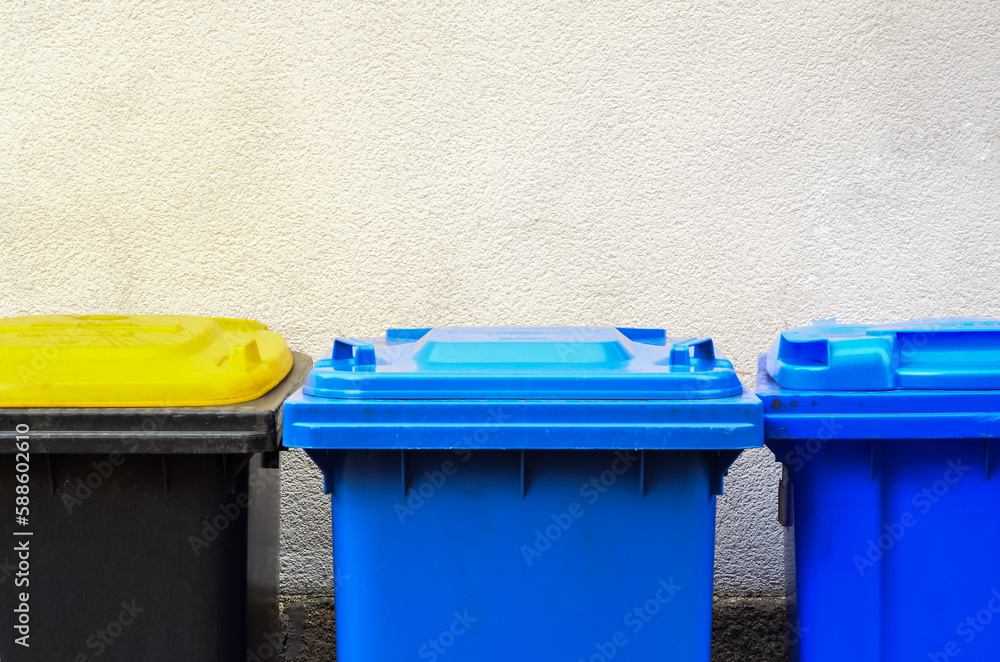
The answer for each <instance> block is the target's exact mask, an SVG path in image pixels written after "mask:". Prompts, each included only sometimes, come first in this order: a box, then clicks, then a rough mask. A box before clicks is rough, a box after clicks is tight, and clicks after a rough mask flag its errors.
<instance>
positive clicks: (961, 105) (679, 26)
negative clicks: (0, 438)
mask: <svg viewBox="0 0 1000 662" xmlns="http://www.w3.org/2000/svg"><path fill="white" fill-rule="evenodd" d="M998 26H1000V3H998V2H996V0H970V1H966V2H931V1H925V0H913V1H910V2H887V1H878V0H873V1H869V2H857V1H856V0H800V1H797V2H750V1H741V0H732V1H728V2H712V1H705V2H700V1H699V2H653V1H651V0H645V1H641V2H640V1H636V0H592V1H591V0H588V1H586V2H584V1H582V0H567V1H559V2H535V1H527V0H504V1H502V2H499V1H496V2H495V1H493V0H479V1H472V0H467V1H454V0H385V1H381V2H372V1H369V2H362V1H360V0H350V1H344V0H327V1H326V2H309V1H307V0H285V1H283V2H282V1H278V0H276V1H274V2H266V3H263V2H245V3H235V2H222V1H220V0H184V1H183V2H181V1H180V0H161V1H155V2H142V3H124V4H123V3H120V2H106V1H102V0H95V1H91V2H70V1H68V0H66V1H58V2H57V1H49V2H45V1H32V2H7V3H4V5H3V7H2V8H0V227H2V230H0V232H2V239H3V242H2V243H3V246H2V251H0V314H2V315H5V316H6V315H21V314H30V313H44V312H53V311H70V312H105V313H122V312H140V311H141V312H164V313H165V312H179V313H194V314H211V315H226V316H245V317H251V318H257V319H260V320H263V321H265V322H267V323H268V324H270V325H271V326H272V328H274V329H275V330H277V331H279V332H281V333H283V334H285V335H286V337H287V338H288V340H289V343H290V344H291V346H292V347H293V348H294V349H297V350H302V351H305V352H308V353H311V354H312V355H314V356H316V355H318V354H319V353H321V352H322V351H323V350H325V349H326V348H327V347H328V346H329V345H330V343H331V342H332V339H333V337H334V336H335V335H336V334H351V335H365V334H375V333H378V332H379V331H381V330H382V329H383V328H385V327H386V326H426V325H444V324H615V323H617V324H627V325H662V326H665V327H667V329H668V330H669V331H670V332H671V333H676V334H682V333H683V334H692V335H694V334H697V335H712V336H714V337H715V339H716V341H717V343H718V345H719V346H720V347H721V348H723V349H724V350H725V351H727V352H728V354H729V355H730V356H731V358H733V359H734V360H735V361H736V363H737V365H738V366H739V367H740V369H741V370H742V371H743V372H744V377H745V379H746V381H747V383H748V384H749V383H752V379H753V371H754V369H755V361H754V357H755V355H756V354H757V353H758V352H760V351H762V350H763V349H765V348H766V347H767V345H768V343H769V341H770V339H771V338H772V337H773V336H774V335H775V334H776V333H777V332H778V331H779V330H780V329H782V328H784V327H787V326H790V325H795V324H800V323H805V322H808V320H809V319H810V318H812V317H827V316H833V315H838V316H839V317H841V318H842V319H845V320H857V321H863V320H870V321H888V320H892V319H898V318H909V317H918V316H937V315H951V314H978V315H989V316H1000V300H998V299H997V297H996V293H997V288H996V285H995V283H996V281H997V279H998V277H1000V261H998V260H997V259H996V255H995V252H996V248H997V245H998V239H1000V223H998V218H1000V28H998ZM286 468H287V469H288V471H287V472H286V474H285V481H286V482H285V486H286V490H285V494H284V496H285V503H284V514H285V529H284V531H283V545H284V561H283V563H284V586H285V590H286V591H287V592H289V593H294V594H318V595H322V594H328V593H329V592H330V590H331V584H332V582H331V577H330V574H331V573H330V560H329V547H328V539H329V532H330V526H329V521H328V517H329V508H328V506H327V505H326V504H325V499H324V497H322V496H321V493H320V492H321V491H320V487H321V484H320V478H319V475H318V473H317V472H316V471H315V470H313V469H312V468H311V466H310V465H309V464H308V463H307V462H306V461H305V459H304V458H303V456H301V455H293V456H292V457H291V458H290V460H289V461H288V462H287V463H286ZM777 480H778V470H777V469H776V467H775V465H774V464H773V463H772V461H771V458H770V457H769V456H768V454H767V453H766V452H753V453H749V454H747V455H745V456H744V457H743V458H742V459H741V460H740V461H739V463H738V464H737V466H736V467H735V469H734V471H733V474H732V476H731V478H730V480H729V482H728V487H727V493H726V495H725V497H723V498H722V499H721V500H720V506H719V536H718V540H719V552H718V555H717V564H718V589H719V591H720V592H723V593H740V592H743V593H773V592H778V591H780V587H781V573H782V560H781V554H780V531H779V528H778V526H777V524H776V523H775V489H776V484H777Z"/></svg>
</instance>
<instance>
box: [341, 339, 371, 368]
mask: <svg viewBox="0 0 1000 662" xmlns="http://www.w3.org/2000/svg"><path fill="white" fill-rule="evenodd" d="M333 360H334V362H336V361H348V362H350V363H351V364H352V365H355V366H363V365H371V366H373V365H375V346H374V345H372V344H370V343H366V342H362V341H360V340H357V339H356V338H347V339H344V338H337V339H336V340H334V341H333Z"/></svg>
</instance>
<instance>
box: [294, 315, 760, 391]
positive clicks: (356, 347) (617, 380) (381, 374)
mask: <svg viewBox="0 0 1000 662" xmlns="http://www.w3.org/2000/svg"><path fill="white" fill-rule="evenodd" d="M742 392H743V387H742V385H741V384H740V380H739V378H738V377H737V375H736V372H735V370H734V369H733V364H732V363H730V362H729V361H728V360H726V359H725V357H723V356H721V355H717V354H716V352H715V348H714V346H713V344H712V341H711V339H708V338H705V339H697V338H686V339H685V338H669V337H667V334H666V332H665V331H664V330H663V329H635V328H611V327H536V328H528V327H497V328H434V329H389V330H388V331H387V332H386V334H385V337H382V338H369V339H363V340H356V339H349V340H343V339H338V340H336V341H335V343H334V345H333V349H332V350H331V351H330V352H329V353H328V354H327V355H326V356H325V357H324V358H323V359H322V360H320V361H318V362H317V363H316V365H315V367H314V368H313V370H312V371H311V372H310V373H309V378H308V381H307V382H306V384H305V387H304V393H305V394H306V395H308V396H314V397H322V398H340V399H361V398H363V399H404V400H405V399H467V398H475V399H484V398H491V399H525V400H533V399H546V400H548V399H580V400H606V399H613V400H638V399H657V400H665V399H702V398H722V397H729V396H734V395H740V394H741V393H742Z"/></svg>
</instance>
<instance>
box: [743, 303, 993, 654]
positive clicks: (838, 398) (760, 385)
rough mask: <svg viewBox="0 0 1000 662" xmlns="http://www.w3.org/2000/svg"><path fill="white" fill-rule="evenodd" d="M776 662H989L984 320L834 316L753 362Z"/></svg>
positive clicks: (989, 348) (989, 483) (988, 351)
mask: <svg viewBox="0 0 1000 662" xmlns="http://www.w3.org/2000/svg"><path fill="white" fill-rule="evenodd" d="M757 395H758V396H760V398H761V399H762V400H763V403H764V431H765V437H766V440H765V443H766V444H767V446H768V447H769V448H770V449H771V450H773V451H774V453H775V456H776V458H777V459H778V461H779V462H782V463H783V464H784V477H783V480H782V498H781V499H780V503H781V506H780V508H779V510H780V512H781V517H782V519H783V523H784V524H785V526H786V574H787V578H788V594H789V597H790V613H789V616H790V629H789V639H790V643H791V647H792V659H793V660H801V661H802V662H821V661H823V662H825V661H833V660H837V661H838V662H840V661H842V660H857V661H858V662H876V661H878V662H918V661H927V660H933V661H935V662H946V661H947V660H951V659H952V658H955V657H959V659H961V660H963V661H968V662H976V661H983V662H985V661H987V660H988V661H990V662H994V661H995V660H998V659H1000V563H998V562H997V560H998V558H1000V556H998V555H1000V477H998V476H996V475H995V474H996V465H997V459H998V458H997V451H998V448H997V443H996V439H995V438H996V436H997V434H998V433H1000V322H996V321H992V320H979V319H933V320H920V321H915V322H907V323H903V324H896V325H887V326H850V325H841V324H836V323H835V322H834V321H832V320H831V321H827V322H815V323H814V324H813V325H812V326H808V327H802V328H798V329H792V330H790V331H786V332H784V333H782V334H781V336H780V337H779V338H778V339H777V340H776V341H775V343H774V344H773V346H772V347H771V350H770V353H769V354H768V355H767V356H766V357H761V365H760V368H759V370H758V380H757Z"/></svg>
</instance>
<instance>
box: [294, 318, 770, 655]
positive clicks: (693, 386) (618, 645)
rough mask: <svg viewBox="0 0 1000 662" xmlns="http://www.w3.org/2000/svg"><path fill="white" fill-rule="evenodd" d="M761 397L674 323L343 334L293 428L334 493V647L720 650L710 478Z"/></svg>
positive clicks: (715, 481) (731, 453)
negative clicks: (675, 334)
mask: <svg viewBox="0 0 1000 662" xmlns="http://www.w3.org/2000/svg"><path fill="white" fill-rule="evenodd" d="M760 417H761V409H760V402H759V400H757V398H755V397H754V396H753V395H750V394H744V393H743V388H742V386H741V384H740V381H739V379H738V378H737V376H736V373H735V372H734V371H733V367H732V364H731V363H730V362H729V361H727V360H725V359H724V358H723V357H721V356H718V355H716V354H715V352H714V349H713V346H712V341H711V340H695V339H689V340H681V339H677V338H667V336H666V334H665V333H664V331H662V330H660V329H624V328H623V329H613V328H493V329H471V328H453V329H445V328H441V329H392V330H389V331H388V332H387V334H386V336H385V337H384V338H377V339H369V340H361V341H358V340H337V341H336V343H335V344H334V347H333V351H332V352H331V354H330V355H328V356H326V357H325V358H324V359H323V360H321V361H319V362H318V363H317V364H316V366H315V368H314V369H313V371H312V373H311V374H310V376H309V379H308V382H307V384H306V386H305V387H304V390H302V391H299V392H298V393H297V394H295V395H293V396H292V397H291V398H290V399H289V400H287V401H286V403H285V408H284V443H285V445H287V446H290V447H299V448H305V449H307V451H308V453H309V455H310V456H311V457H312V459H313V460H314V461H315V462H316V464H318V465H319V467H320V468H321V469H322V470H323V473H324V475H325V478H326V491H327V492H328V493H329V494H330V495H331V504H332V511H333V560H334V577H335V596H336V598H335V599H336V619H337V656H338V660H340V662H371V661H372V660H407V659H413V660H443V661H444V662H447V660H461V661H463V662H475V661H484V660H504V661H505V662H506V661H509V660H526V661H532V660H539V661H542V660H544V661H546V662H547V661H549V660H556V659H559V660H569V661H571V662H576V661H577V660H585V661H587V662H598V661H600V660H611V659H614V660H615V662H624V661H629V660H636V661H639V660H641V661H643V662H648V661H649V660H684V661H692V660H697V661H705V662H707V660H708V659H709V647H710V638H711V618H712V574H713V557H714V540H715V495H717V494H719V493H721V490H722V477H723V475H724V474H725V472H726V470H727V468H728V467H729V465H730V464H731V463H732V462H733V460H735V459H736V457H737V456H738V455H739V453H740V451H741V449H743V448H748V447H752V446H758V445H761V427H760V425H761V423H760V420H761V419H760Z"/></svg>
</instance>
